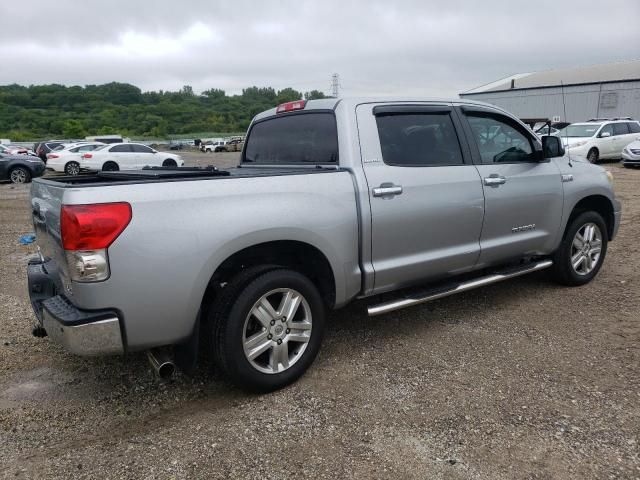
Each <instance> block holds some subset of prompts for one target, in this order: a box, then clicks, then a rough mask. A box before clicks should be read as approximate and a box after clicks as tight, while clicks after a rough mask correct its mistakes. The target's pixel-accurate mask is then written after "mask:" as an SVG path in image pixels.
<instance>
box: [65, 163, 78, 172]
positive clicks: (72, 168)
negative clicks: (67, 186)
mask: <svg viewBox="0 0 640 480" xmlns="http://www.w3.org/2000/svg"><path fill="white" fill-rule="evenodd" d="M64 173H66V174H67V175H78V174H79V173H80V164H79V163H78V162H68V163H67V164H66V165H65V166H64Z"/></svg>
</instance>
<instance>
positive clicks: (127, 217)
mask: <svg viewBox="0 0 640 480" xmlns="http://www.w3.org/2000/svg"><path fill="white" fill-rule="evenodd" d="M130 221H131V205H129V204H128V203H124V202H121V203H99V204H95V205H63V206H62V210H61V212H60V233H61V236H62V246H63V248H64V249H65V250H66V252H65V253H66V257H67V266H68V267H69V274H70V276H71V278H72V279H73V280H75V281H77V282H97V281H101V280H106V279H107V278H108V277H109V260H108V257H107V248H108V247H109V246H110V245H111V244H112V243H113V242H114V241H115V240H116V238H118V236H119V235H120V234H121V233H122V232H123V231H124V229H125V228H126V227H127V225H129V222H130Z"/></svg>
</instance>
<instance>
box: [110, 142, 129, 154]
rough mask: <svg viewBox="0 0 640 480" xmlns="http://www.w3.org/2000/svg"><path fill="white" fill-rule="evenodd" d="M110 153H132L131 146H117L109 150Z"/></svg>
mask: <svg viewBox="0 0 640 480" xmlns="http://www.w3.org/2000/svg"><path fill="white" fill-rule="evenodd" d="M109 151H110V152H114V153H118V152H120V153H122V152H130V151H131V146H130V145H128V144H126V143H125V144H122V145H115V146H113V147H111V148H110V149H109Z"/></svg>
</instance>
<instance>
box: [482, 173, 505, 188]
mask: <svg viewBox="0 0 640 480" xmlns="http://www.w3.org/2000/svg"><path fill="white" fill-rule="evenodd" d="M505 183H507V179H506V178H505V177H503V176H502V175H498V174H495V173H494V174H492V175H489V176H488V177H484V184H485V185H487V186H489V187H497V186H498V185H503V184H505Z"/></svg>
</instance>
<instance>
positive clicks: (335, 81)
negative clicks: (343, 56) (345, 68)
mask: <svg viewBox="0 0 640 480" xmlns="http://www.w3.org/2000/svg"><path fill="white" fill-rule="evenodd" d="M339 95H340V75H338V74H337V73H334V74H333V75H331V96H333V98H338V96H339Z"/></svg>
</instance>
